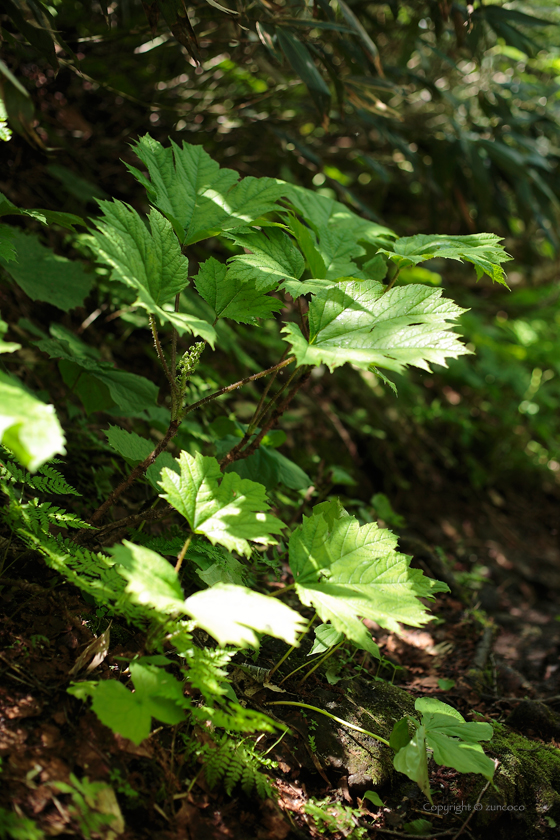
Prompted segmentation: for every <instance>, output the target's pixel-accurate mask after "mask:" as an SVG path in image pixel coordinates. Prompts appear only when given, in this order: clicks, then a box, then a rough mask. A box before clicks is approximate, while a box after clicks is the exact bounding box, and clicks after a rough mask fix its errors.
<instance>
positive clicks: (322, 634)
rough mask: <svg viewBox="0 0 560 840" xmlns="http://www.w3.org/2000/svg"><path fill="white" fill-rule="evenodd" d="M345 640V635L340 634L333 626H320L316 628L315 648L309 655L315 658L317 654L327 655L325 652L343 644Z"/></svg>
mask: <svg viewBox="0 0 560 840" xmlns="http://www.w3.org/2000/svg"><path fill="white" fill-rule="evenodd" d="M343 638H344V633H339V631H338V630H336V629H335V628H334V627H333V626H332V624H318V625H317V627H316V628H315V640H314V642H313V647H312V648H311V650H310V651H309V653H308V654H307V655H308V656H314V655H315V654H316V653H325V651H327V650H329V649H330V648H332V647H334V646H335V645H337V644H338V643H339V642H341V641H342V639H343Z"/></svg>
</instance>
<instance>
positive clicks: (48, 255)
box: [0, 228, 93, 312]
mask: <svg viewBox="0 0 560 840" xmlns="http://www.w3.org/2000/svg"><path fill="white" fill-rule="evenodd" d="M10 245H11V246H12V247H13V248H14V249H15V252H16V255H17V258H16V259H15V260H11V259H10V258H9V257H8V258H6V257H5V256H4V257H2V255H1V254H0V264H2V265H3V266H4V268H5V269H6V271H7V272H8V273H9V274H10V275H11V277H12V278H13V279H14V280H15V282H16V283H17V284H18V286H20V288H22V289H23V291H24V292H25V293H26V295H29V297H30V298H31V300H42V301H47V302H48V303H52V304H53V306H57V307H58V308H59V309H63V310H64V311H65V312H67V311H68V310H69V309H73V308H74V307H75V306H81V305H82V303H83V302H84V298H85V297H86V296H87V295H88V294H89V291H90V289H91V284H92V281H93V274H86V272H85V270H84V266H83V264H82V263H81V262H79V261H77V260H74V261H72V260H67V259H66V257H62V256H60V255H59V254H55V253H54V251H52V250H51V249H50V248H46V247H45V246H44V245H42V244H41V243H40V242H39V239H38V238H37V236H34V235H33V234H27V233H24V232H23V231H22V230H19V229H17V228H13V229H12V230H10Z"/></svg>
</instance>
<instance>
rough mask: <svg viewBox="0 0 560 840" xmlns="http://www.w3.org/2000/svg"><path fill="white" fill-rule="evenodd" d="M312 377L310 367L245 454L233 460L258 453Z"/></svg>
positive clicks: (245, 450) (240, 454)
mask: <svg viewBox="0 0 560 840" xmlns="http://www.w3.org/2000/svg"><path fill="white" fill-rule="evenodd" d="M294 375H295V371H294ZM310 375H311V367H309V368H308V370H306V371H305V372H304V373H303V375H302V376H301V377H300V379H299V380H298V381H297V382H296V384H295V385H294V387H293V388H292V389H291V391H290V392H289V394H288V396H287V397H286V399H285V400H284V402H282V403H281V404H280V405H279V406H278V407H277V408H275V409H274V411H273V413H272V417H271V418H270V419H269V420H268V421H267V422H266V424H265V425H264V426H263V427H262V428H261V430H260V432H259V434H258V435H257V436H256V438H255V439H254V441H253V442H252V443H251V444H250V445H249V446H248V447H247V448H246V449H244V450H243V452H240V453H239V454H238V455H237V456H236V457H235V458H234V459H232V460H235V461H240V460H242V459H243V458H248V457H249V455H252V454H253V452H256V451H257V449H258V448H259V446H260V445H261V442H262V439H263V438H264V436H265V435H267V434H268V433H269V431H270V430H271V429H272V427H273V426H275V425H276V423H278V421H279V420H280V418H281V417H282V415H283V414H284V412H285V411H286V410H287V409H288V408H289V405H290V403H291V401H292V400H293V398H294V397H295V395H296V394H297V392H298V391H299V389H300V388H301V387H302V385H305V383H306V382H307V380H308V379H309V377H310ZM292 379H293V376H292ZM227 457H228V456H227V455H226V458H225V459H224V461H227ZM224 461H223V462H222V464H223V463H224Z"/></svg>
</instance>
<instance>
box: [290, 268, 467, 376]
mask: <svg viewBox="0 0 560 840" xmlns="http://www.w3.org/2000/svg"><path fill="white" fill-rule="evenodd" d="M382 271H384V267H383V268H382V267H381V265H379V274H380V273H381V272H382ZM463 311H464V310H463V309H461V308H460V307H459V306H457V305H456V304H455V303H453V301H451V300H448V299H446V298H442V296H441V290H440V289H430V288H428V287H426V286H420V285H410V286H401V287H397V288H394V289H390V290H389V291H387V290H386V287H385V286H384V285H383V284H382V283H380V282H378V280H377V279H375V280H364V281H363V282H360V281H355V282H350V283H345V284H341V286H333V287H331V288H330V289H327V290H325V291H321V292H318V294H316V295H315V296H314V297H313V298H312V300H311V303H310V305H309V340H307V339H306V338H304V336H303V334H302V332H301V330H300V329H299V327H298V326H297V325H296V324H294V323H289V324H286V326H285V327H284V330H283V332H284V333H285V334H286V336H287V339H286V340H287V341H288V342H289V343H290V344H291V345H292V348H293V351H294V353H295V354H296V358H297V361H298V364H299V365H304V364H312V365H319V364H321V363H324V364H326V365H328V367H329V368H330V369H331V370H334V369H335V368H337V367H340V366H341V365H343V364H345V363H351V364H354V365H357V366H358V367H361V368H366V369H367V368H369V367H370V366H371V365H375V366H378V367H383V368H388V369H389V370H394V371H396V372H397V373H398V372H401V371H403V370H404V369H405V368H406V367H408V365H414V366H415V367H419V368H422V369H423V370H430V367H429V365H430V363H432V362H433V363H436V364H440V365H444V366H446V359H447V358H456V357H457V356H461V355H464V354H466V353H469V352H470V351H469V350H467V348H466V347H465V346H464V345H463V344H461V342H460V341H459V340H458V337H457V335H456V334H455V333H453V332H450V324H449V323H448V322H449V321H453V320H455V319H456V318H458V317H459V315H460V314H461V313H462V312H463Z"/></svg>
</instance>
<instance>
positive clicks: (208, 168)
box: [128, 134, 286, 245]
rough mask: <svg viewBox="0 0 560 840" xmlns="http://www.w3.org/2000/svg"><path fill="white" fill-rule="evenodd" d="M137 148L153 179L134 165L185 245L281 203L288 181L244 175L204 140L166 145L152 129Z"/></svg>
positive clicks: (235, 226) (151, 198)
mask: <svg viewBox="0 0 560 840" xmlns="http://www.w3.org/2000/svg"><path fill="white" fill-rule="evenodd" d="M134 151H135V152H136V154H137V156H138V157H139V158H140V160H141V161H142V163H143V164H144V165H145V167H146V168H147V170H148V172H149V174H150V179H151V180H148V179H147V178H145V177H144V176H143V175H142V174H141V173H140V172H139V171H138V170H137V169H135V168H134V167H131V166H128V169H129V171H130V172H132V174H133V175H134V176H135V177H136V178H137V179H138V180H139V181H140V183H142V184H143V185H144V187H145V188H146V190H147V192H148V195H149V197H150V200H151V201H152V202H153V203H154V204H155V205H156V206H157V207H158V208H159V209H160V211H161V212H162V213H163V214H164V215H165V216H166V217H167V218H168V219H169V220H170V222H171V223H172V224H173V227H174V229H175V233H176V234H177V236H178V237H179V239H180V241H181V243H183V244H185V245H189V244H192V243H194V242H199V241H200V240H201V239H207V238H208V237H209V236H216V235H218V234H220V233H223V232H225V231H228V230H235V228H239V227H242V226H244V225H246V224H249V223H251V222H253V221H255V219H258V218H259V217H260V216H262V215H264V214H265V213H268V212H270V211H271V210H274V209H275V208H276V201H277V200H278V199H279V198H280V197H281V196H283V195H285V194H286V185H285V184H284V183H283V182H282V181H278V180H276V179H274V178H253V177H248V178H243V180H241V181H239V175H238V173H237V172H234V171H233V170H231V169H220V167H219V165H218V164H217V163H216V162H215V161H214V160H212V158H211V157H210V155H208V154H207V152H205V151H204V149H203V148H202V146H191V145H189V144H188V143H183V146H182V147H181V146H178V145H177V144H176V143H174V142H173V141H171V146H168V147H164V146H162V145H161V144H160V143H158V142H157V141H156V140H154V139H153V138H152V137H150V135H149V134H147V135H145V136H144V137H141V138H140V140H139V141H138V142H137V143H136V145H135V146H134Z"/></svg>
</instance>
